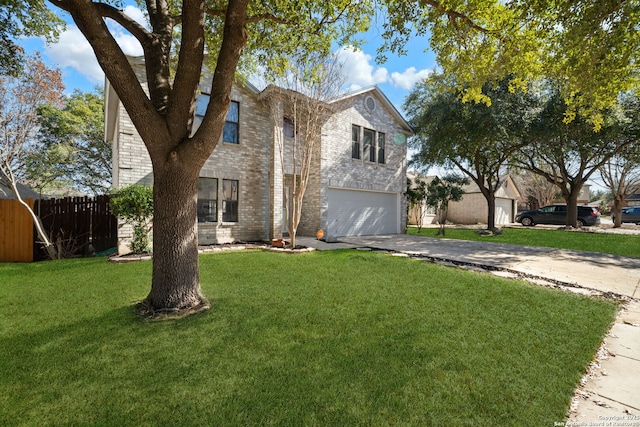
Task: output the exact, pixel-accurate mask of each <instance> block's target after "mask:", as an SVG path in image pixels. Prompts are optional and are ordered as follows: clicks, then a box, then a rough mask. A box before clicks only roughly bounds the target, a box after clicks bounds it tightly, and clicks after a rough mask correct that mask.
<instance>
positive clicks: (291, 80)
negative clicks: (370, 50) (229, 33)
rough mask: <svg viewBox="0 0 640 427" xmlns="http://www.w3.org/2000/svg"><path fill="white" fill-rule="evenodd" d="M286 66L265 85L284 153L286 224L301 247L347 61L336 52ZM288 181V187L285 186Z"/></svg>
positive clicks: (276, 137) (278, 148)
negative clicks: (325, 131)
mask: <svg viewBox="0 0 640 427" xmlns="http://www.w3.org/2000/svg"><path fill="white" fill-rule="evenodd" d="M287 64H288V66H287V67H286V68H285V72H284V73H281V74H278V75H275V76H273V77H274V81H275V85H271V86H269V87H268V89H267V90H266V91H265V93H266V97H267V99H268V100H269V103H270V105H271V108H270V111H271V119H272V121H273V124H274V129H278V130H277V131H276V132H275V133H274V145H275V151H276V155H278V156H279V157H280V161H279V163H280V166H281V173H282V179H283V182H286V183H287V184H288V185H287V186H286V187H288V191H284V194H283V197H284V202H285V203H284V206H285V225H286V229H287V233H288V235H289V240H290V242H289V245H290V247H291V248H292V249H294V248H295V247H296V235H297V233H298V227H299V225H300V221H301V219H302V212H303V209H302V208H303V199H304V195H305V192H306V190H307V187H308V185H309V180H310V178H311V171H312V169H313V168H314V165H316V164H317V160H318V156H319V150H320V141H321V139H322V126H323V125H324V124H325V123H326V121H327V120H328V119H329V117H330V116H331V114H332V112H333V111H334V107H335V105H333V104H330V103H329V101H331V100H333V99H335V98H337V97H338V95H339V94H340V88H341V87H342V85H343V83H344V74H343V73H342V66H341V64H340V63H339V62H338V61H337V58H336V57H335V56H334V55H322V54H318V55H315V56H314V57H312V58H309V57H307V58H305V59H302V58H295V57H294V58H290V59H289V60H288V61H287ZM286 187H285V188H286Z"/></svg>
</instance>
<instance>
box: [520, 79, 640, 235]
mask: <svg viewBox="0 0 640 427" xmlns="http://www.w3.org/2000/svg"><path fill="white" fill-rule="evenodd" d="M542 98H543V105H544V106H543V108H542V109H541V110H540V112H539V113H538V114H537V117H536V118H535V119H534V121H533V122H532V125H531V127H530V128H529V130H528V131H527V134H526V136H525V137H524V141H525V142H526V144H525V145H523V148H522V149H521V150H519V151H518V152H517V155H515V156H513V161H514V163H515V164H516V165H517V166H518V167H520V168H523V169H526V170H529V171H531V172H533V173H535V174H538V175H540V176H542V177H544V178H545V179H546V180H547V181H548V182H550V183H552V184H554V185H556V186H558V188H559V189H560V192H561V194H562V197H563V198H564V199H565V201H566V203H567V224H566V225H567V226H568V227H577V226H578V203H577V202H578V196H579V195H580V192H581V190H582V187H583V185H584V184H585V183H586V182H587V181H588V180H589V179H590V178H591V177H592V176H593V175H594V174H595V173H597V172H598V170H600V168H602V166H603V165H605V164H606V163H607V162H608V161H609V159H611V158H612V157H613V156H615V155H616V154H617V153H619V152H621V150H624V149H625V147H627V146H629V145H630V144H632V143H633V141H632V140H630V139H627V138H621V128H620V124H621V120H622V115H623V113H622V112H621V111H620V110H619V109H618V108H610V109H608V110H606V111H603V115H602V117H603V122H602V123H601V127H600V130H599V131H598V132H594V130H593V126H592V124H591V123H590V122H589V121H588V120H587V119H586V118H584V117H581V116H578V117H576V118H575V119H574V120H572V121H571V122H567V120H565V108H566V104H565V101H564V98H563V96H562V91H561V90H560V89H559V88H558V87H557V86H553V85H552V86H550V87H549V89H548V91H547V92H545V93H542Z"/></svg>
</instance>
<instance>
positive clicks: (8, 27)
mask: <svg viewBox="0 0 640 427" xmlns="http://www.w3.org/2000/svg"><path fill="white" fill-rule="evenodd" d="M62 28H64V21H62V20H61V19H60V18H59V17H58V16H56V15H55V13H53V11H51V10H50V9H48V8H47V6H46V3H45V1H44V0H26V1H25V0H3V1H2V7H1V8H0V75H7V76H13V77H17V76H18V74H19V73H20V72H21V71H22V69H23V64H24V63H25V60H26V57H25V52H24V49H22V47H20V46H19V45H18V44H17V43H16V39H17V38H19V37H24V36H44V37H45V38H46V40H47V41H53V40H55V39H56V38H57V37H58V32H59V31H60V30H61V29H62Z"/></svg>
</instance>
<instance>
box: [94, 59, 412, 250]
mask: <svg viewBox="0 0 640 427" xmlns="http://www.w3.org/2000/svg"><path fill="white" fill-rule="evenodd" d="M132 62H133V61H132ZM138 65H139V68H138V70H139V72H140V76H139V77H142V68H143V64H142V63H139V64H138ZM141 81H142V79H141ZM207 87H210V80H209V79H208V78H205V79H203V82H202V85H201V90H202V91H203V92H204V91H206V88H207ZM105 93H106V94H107V96H106V99H105V102H106V114H105V120H106V128H107V132H106V135H107V140H108V141H109V142H111V143H112V146H113V165H114V166H113V167H114V169H113V185H114V187H116V188H120V187H122V186H125V185H130V184H152V181H153V175H152V169H151V162H150V159H149V155H148V153H147V151H146V148H145V146H144V144H143V142H142V140H141V138H140V136H139V135H138V133H137V131H136V129H135V128H134V126H133V124H132V123H131V120H130V119H129V116H128V115H127V113H126V111H125V110H124V108H122V105H121V104H120V103H119V101H118V100H117V96H116V95H115V93H114V92H113V90H112V88H111V87H110V85H109V83H108V82H107V84H106V90H105ZM231 99H232V100H233V101H236V102H238V103H239V131H238V135H239V143H238V144H231V143H224V142H222V141H220V142H219V143H218V145H217V146H216V148H215V149H214V151H213V153H212V155H211V157H210V158H209V159H208V160H207V162H206V163H205V165H204V166H203V168H202V170H201V172H200V176H201V177H202V178H215V179H217V184H218V195H217V200H218V206H217V213H216V216H217V221H216V222H201V223H199V224H198V237H199V241H200V243H201V244H205V245H206V244H218V243H228V242H234V241H265V240H270V239H273V238H279V237H282V233H283V215H285V214H284V209H283V203H284V196H283V195H284V191H285V189H286V188H288V187H289V185H288V182H289V180H291V175H287V176H285V177H283V176H282V175H283V174H282V167H281V164H280V162H281V156H280V155H279V153H278V152H277V150H276V149H275V148H274V147H275V139H274V135H276V134H277V132H282V121H281V120H276V119H274V118H277V117H281V115H279V114H277V110H274V111H276V113H275V114H274V111H271V109H273V108H278V107H277V106H274V105H273V103H269V102H266V100H264V99H263V98H262V97H261V96H260V92H259V91H257V90H256V89H255V88H254V87H252V86H251V85H245V86H239V85H236V86H234V88H233V90H232V93H231ZM372 100H373V101H372ZM367 102H369V106H371V105H374V108H367V104H366V103H367ZM330 104H331V106H332V108H334V114H333V115H332V116H331V117H330V119H329V120H328V121H327V122H326V123H325V125H324V126H323V129H322V138H321V143H320V146H319V147H318V148H317V153H316V155H315V156H314V157H313V160H312V167H311V171H310V178H309V184H308V186H307V190H306V192H305V196H304V199H303V212H302V218H301V222H300V226H299V228H298V235H307V236H315V234H316V232H317V230H318V229H325V230H326V229H327V226H328V224H327V218H328V209H331V208H332V207H331V206H329V202H328V196H327V194H328V191H329V189H331V188H336V189H349V190H354V191H367V192H379V193H380V194H387V195H388V194H393V195H395V197H396V199H397V205H398V206H397V217H396V216H394V217H393V218H391V217H390V220H392V221H397V227H396V229H397V231H396V232H398V233H399V232H404V224H406V207H405V198H404V195H403V193H404V191H405V185H406V178H405V176H406V143H405V140H406V137H407V136H409V135H411V129H410V127H409V126H408V124H407V123H406V122H405V121H404V119H403V118H402V117H401V116H400V114H399V113H398V112H397V110H395V108H394V107H393V106H392V105H391V103H390V102H389V101H388V100H387V98H386V97H385V96H384V94H382V92H381V91H380V90H379V89H377V88H370V89H366V90H362V91H360V92H358V93H355V94H351V95H349V96H345V97H343V98H341V99H339V100H336V101H334V102H332V103H330ZM352 125H357V126H361V127H362V128H367V129H371V130H374V131H375V132H378V133H384V134H385V135H386V144H385V159H384V160H385V161H384V163H372V162H368V161H365V160H363V159H352V156H351V149H352V148H351V144H352V142H351V129H352ZM398 134H401V135H398ZM394 142H395V143H394ZM287 169H292V168H290V165H285V172H286V171H287ZM222 180H235V181H237V182H238V221H237V222H224V221H223V218H222V213H221V211H222V209H221V207H220V206H221V203H222V202H221V200H222ZM387 200H389V199H387ZM394 209H395V208H394ZM130 235H131V230H130V229H128V228H127V227H123V228H121V230H120V237H121V241H122V243H126V242H127V241H128V239H129V238H130ZM121 249H123V250H124V247H122V248H121Z"/></svg>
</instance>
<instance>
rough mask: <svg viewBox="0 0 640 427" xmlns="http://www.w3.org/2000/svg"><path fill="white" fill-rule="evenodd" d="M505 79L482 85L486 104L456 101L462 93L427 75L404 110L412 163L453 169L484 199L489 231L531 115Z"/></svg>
mask: <svg viewBox="0 0 640 427" xmlns="http://www.w3.org/2000/svg"><path fill="white" fill-rule="evenodd" d="M510 81H511V79H510V78H509V77H507V78H505V79H503V80H502V81H501V82H499V83H498V84H497V85H495V86H494V85H493V84H492V83H485V85H484V87H483V91H482V94H483V95H485V96H488V97H490V98H491V100H492V102H491V105H486V104H484V103H472V102H466V103H465V102H463V101H462V97H463V95H462V93H461V92H462V91H458V92H456V91H455V90H454V88H452V87H451V86H454V85H455V83H453V82H451V81H449V80H447V79H446V78H444V77H443V76H441V75H437V74H436V75H433V76H431V77H430V78H429V79H427V80H425V81H423V82H422V83H420V84H418V85H417V86H416V88H415V89H414V90H413V91H412V92H411V93H410V94H409V96H408V97H407V100H406V102H405V109H406V110H407V111H409V112H410V113H409V121H410V123H411V124H412V126H413V127H414V128H415V129H416V135H415V137H413V138H412V139H411V145H412V148H414V149H416V153H415V154H414V156H413V158H412V163H413V164H414V165H418V166H421V167H429V166H433V165H442V166H447V167H454V168H456V169H458V170H460V171H461V172H462V173H464V174H465V175H466V176H467V177H469V178H470V179H472V180H473V182H475V184H476V185H477V186H478V188H479V189H480V192H481V193H482V195H483V196H484V197H485V199H486V200H487V208H488V209H487V227H488V228H489V229H493V228H495V193H496V191H497V190H498V188H499V186H500V185H501V184H502V182H503V181H502V175H503V174H504V173H505V165H506V163H507V160H508V159H509V158H510V156H511V155H512V154H513V153H514V152H516V151H518V150H519V149H520V148H521V147H522V146H523V145H524V144H525V143H524V142H523V141H524V140H523V138H522V136H523V135H524V134H525V133H526V131H527V128H528V125H529V122H530V121H531V120H532V119H533V117H534V115H535V112H536V100H535V98H534V97H533V96H531V95H530V94H528V93H527V92H523V91H511V90H510V88H509V84H510Z"/></svg>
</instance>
